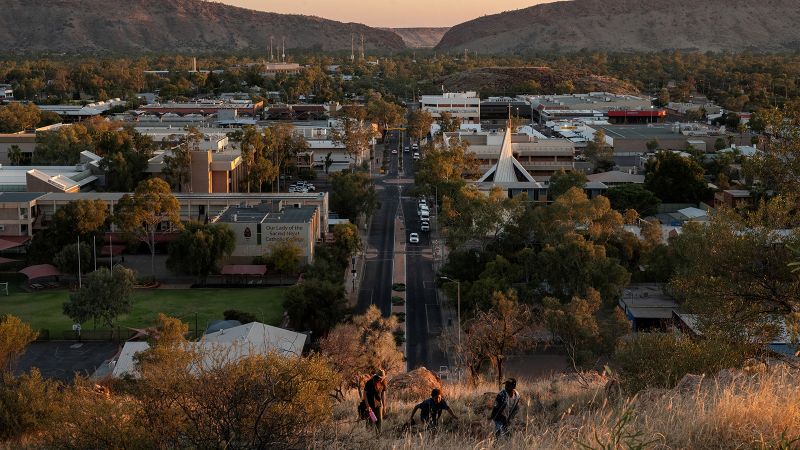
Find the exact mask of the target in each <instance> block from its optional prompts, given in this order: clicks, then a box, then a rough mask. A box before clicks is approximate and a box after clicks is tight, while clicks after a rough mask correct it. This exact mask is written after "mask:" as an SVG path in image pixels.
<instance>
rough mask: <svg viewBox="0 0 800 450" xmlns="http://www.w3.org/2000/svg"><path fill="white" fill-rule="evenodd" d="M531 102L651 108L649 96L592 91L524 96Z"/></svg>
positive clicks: (574, 107) (566, 106)
mask: <svg viewBox="0 0 800 450" xmlns="http://www.w3.org/2000/svg"><path fill="white" fill-rule="evenodd" d="M523 98H526V99H527V100H529V101H530V102H531V106H533V107H537V106H539V105H541V106H543V107H544V108H545V109H549V108H552V109H562V108H563V109H572V110H600V111H606V110H609V109H644V108H650V105H651V104H652V102H651V101H650V99H649V98H645V97H637V96H635V95H617V94H610V93H608V92H590V93H587V94H567V95H535V96H523Z"/></svg>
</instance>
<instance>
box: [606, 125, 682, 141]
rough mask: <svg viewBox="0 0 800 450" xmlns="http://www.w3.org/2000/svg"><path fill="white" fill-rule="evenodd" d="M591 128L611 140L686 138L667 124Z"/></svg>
mask: <svg viewBox="0 0 800 450" xmlns="http://www.w3.org/2000/svg"><path fill="white" fill-rule="evenodd" d="M591 127H592V128H594V129H597V130H603V132H604V133H605V134H606V136H608V137H610V138H612V139H655V138H674V139H685V138H686V137H687V136H684V135H683V134H681V133H678V132H675V131H673V127H672V125H668V124H644V125H592V126H591Z"/></svg>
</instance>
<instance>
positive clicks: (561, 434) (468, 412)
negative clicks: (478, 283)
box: [318, 362, 800, 450]
mask: <svg viewBox="0 0 800 450" xmlns="http://www.w3.org/2000/svg"><path fill="white" fill-rule="evenodd" d="M617 386H618V385H617V384H616V383H615V382H613V381H611V378H609V377H607V376H605V375H602V374H598V373H596V372H588V373H582V374H577V373H573V374H561V375H555V376H552V377H549V378H545V379H540V380H536V381H532V382H531V381H526V380H521V382H520V385H519V390H520V391H521V393H522V395H523V405H522V408H521V409H520V411H519V413H518V415H517V420H516V421H515V422H516V423H515V424H514V425H513V428H512V433H511V435H510V436H507V437H503V438H501V439H499V440H495V439H494V437H493V436H492V425H491V422H490V421H489V420H488V416H489V411H490V409H491V403H492V401H493V399H494V395H495V394H496V392H497V387H496V386H495V385H492V384H480V385H478V386H469V385H460V384H456V385H453V384H445V385H444V387H443V391H444V396H445V398H446V399H447V401H448V403H449V404H450V406H451V407H452V408H453V410H454V412H455V413H456V415H457V416H458V420H453V419H452V418H451V417H449V416H448V415H446V414H445V415H444V416H443V419H442V426H441V429H440V430H439V432H438V433H430V432H427V431H424V430H421V429H420V428H418V426H417V427H412V429H411V430H408V431H406V430H404V429H403V425H404V424H405V423H406V422H407V421H408V415H409V413H410V411H411V409H412V408H413V406H414V404H416V403H417V402H418V401H420V400H422V398H421V397H419V396H414V395H408V394H407V391H406V390H402V389H401V390H394V391H391V390H390V394H393V395H394V396H393V397H391V405H390V407H389V413H388V415H387V417H388V418H387V419H386V420H387V423H386V424H385V425H384V432H383V434H382V436H381V438H380V439H375V438H374V432H372V431H368V430H366V429H365V428H364V425H363V423H355V422H354V421H353V418H354V411H355V409H356V399H355V397H352V398H350V399H349V400H348V401H345V402H343V403H341V404H339V405H338V406H337V407H336V409H335V417H334V420H335V423H336V426H334V427H331V428H330V429H328V430H326V431H324V432H321V435H320V440H319V441H318V443H319V448H323V447H324V448H335V449H351V448H363V449H367V448H370V449H412V448H414V449H434V448H435V449H440V450H463V449H468V448H503V449H514V450H516V449H519V450H523V449H532V448H597V449H599V448H609V449H611V448H692V449H704V448H715V449H717V448H764V449H777V448H786V449H788V448H797V446H800V370H798V369H797V368H796V367H793V366H790V365H787V364H785V363H782V362H775V363H772V364H769V365H767V364H763V363H762V364H756V365H753V366H750V367H748V368H746V369H744V370H724V371H722V372H720V373H719V374H717V375H716V376H710V377H706V376H702V375H687V376H685V377H684V378H683V379H682V380H681V381H680V383H678V385H677V386H676V387H675V388H673V389H646V390H644V391H641V392H639V393H638V394H636V395H628V394H625V393H624V392H622V391H620V390H619V389H618V388H617ZM390 389H391V383H390ZM323 436H324V438H323Z"/></svg>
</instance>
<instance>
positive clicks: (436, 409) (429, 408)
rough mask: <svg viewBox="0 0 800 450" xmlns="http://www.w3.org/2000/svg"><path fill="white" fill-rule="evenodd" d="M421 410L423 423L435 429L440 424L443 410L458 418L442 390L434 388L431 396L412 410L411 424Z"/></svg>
mask: <svg viewBox="0 0 800 450" xmlns="http://www.w3.org/2000/svg"><path fill="white" fill-rule="evenodd" d="M417 410H419V411H420V413H419V418H420V420H421V421H422V423H423V425H425V426H427V427H428V428H429V429H435V428H436V427H437V426H438V425H439V418H440V417H441V416H442V411H447V412H449V413H450V415H451V416H453V419H458V418H457V417H456V415H455V414H454V413H453V410H452V409H450V406H449V405H448V404H447V402H446V401H445V399H444V397H442V391H441V390H439V389H434V390H432V391H431V398H429V399H426V400H423V401H422V402H420V403H419V404H418V405H417V406H415V407H414V409H413V410H412V411H411V425H413V424H414V414H416V413H417Z"/></svg>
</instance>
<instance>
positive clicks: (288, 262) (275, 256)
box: [267, 239, 303, 284]
mask: <svg viewBox="0 0 800 450" xmlns="http://www.w3.org/2000/svg"><path fill="white" fill-rule="evenodd" d="M302 258H303V250H302V249H300V246H299V245H297V242H296V241H294V240H292V239H285V240H282V241H278V242H275V243H274V244H272V247H271V248H270V250H269V257H268V258H267V260H268V261H269V263H270V265H272V267H274V268H275V270H277V271H278V273H280V274H281V284H283V276H284V275H286V274H296V273H297V272H298V271H299V270H300V260H301V259H302Z"/></svg>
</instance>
